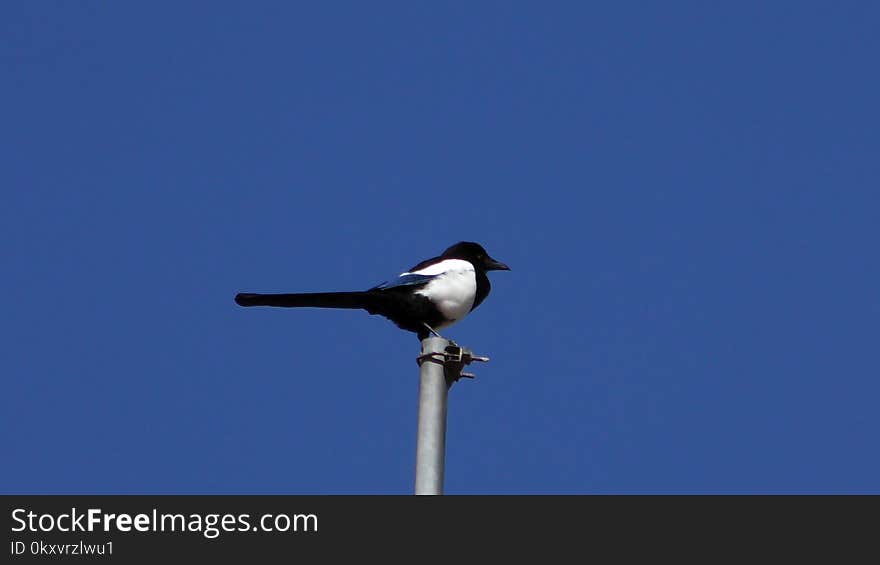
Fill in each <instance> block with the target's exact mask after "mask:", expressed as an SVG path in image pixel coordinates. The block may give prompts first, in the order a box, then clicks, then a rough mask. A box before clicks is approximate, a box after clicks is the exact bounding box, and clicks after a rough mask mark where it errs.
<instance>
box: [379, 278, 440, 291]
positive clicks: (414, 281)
mask: <svg viewBox="0 0 880 565" xmlns="http://www.w3.org/2000/svg"><path fill="white" fill-rule="evenodd" d="M436 277H437V275H414V274H405V275H400V276H399V277H397V279H395V280H393V281H385V282H383V283H382V284H377V285H376V286H374V287H373V288H371V289H370V290H388V289H391V288H398V287H401V286H416V287H417V286H424V285H426V284H428V281H430V280H431V279H433V278H436Z"/></svg>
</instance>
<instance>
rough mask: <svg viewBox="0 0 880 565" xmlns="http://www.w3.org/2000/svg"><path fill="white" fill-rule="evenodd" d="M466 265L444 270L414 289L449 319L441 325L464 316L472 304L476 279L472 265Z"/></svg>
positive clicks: (475, 291) (475, 290) (475, 292)
mask: <svg viewBox="0 0 880 565" xmlns="http://www.w3.org/2000/svg"><path fill="white" fill-rule="evenodd" d="M468 267H470V268H465V269H456V270H452V271H446V272H445V273H443V274H442V275H440V276H439V277H437V278H436V279H434V280H432V281H431V282H429V283H428V284H427V285H425V287H424V288H422V289H419V290H417V291H416V294H421V295H423V296H425V297H427V298H429V299H431V301H432V302H433V303H434V304H435V305H436V306H437V309H438V310H440V313H441V314H443V316H444V317H445V318H446V319H447V320H450V321H449V323H447V324H443V326H448V325H449V324H451V323H452V322H455V321H458V320H460V319H462V318H464V317H465V316H466V315H467V314H468V312H470V311H471V308H472V307H473V305H474V297H475V296H476V294H477V279H476V276H475V275H474V270H473V267H472V266H470V264H468Z"/></svg>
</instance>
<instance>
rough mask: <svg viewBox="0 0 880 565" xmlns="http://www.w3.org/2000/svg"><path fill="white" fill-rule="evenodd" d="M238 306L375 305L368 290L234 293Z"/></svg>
mask: <svg viewBox="0 0 880 565" xmlns="http://www.w3.org/2000/svg"><path fill="white" fill-rule="evenodd" d="M235 303H236V304H238V305H239V306H278V307H281V308H355V309H359V308H363V309H364V310H367V311H371V310H373V309H374V308H375V307H376V296H375V295H374V294H373V293H370V292H307V293H299V294H254V293H240V294H236V295H235Z"/></svg>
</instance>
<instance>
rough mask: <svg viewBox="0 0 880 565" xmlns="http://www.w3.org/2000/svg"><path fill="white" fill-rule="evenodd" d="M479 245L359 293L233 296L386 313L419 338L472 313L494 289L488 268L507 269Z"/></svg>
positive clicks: (249, 302)
mask: <svg viewBox="0 0 880 565" xmlns="http://www.w3.org/2000/svg"><path fill="white" fill-rule="evenodd" d="M509 270H510V267H508V266H507V265H505V264H504V263H501V262H500V261H496V260H495V259H493V258H492V257H490V256H489V254H488V253H486V250H485V249H483V246H481V245H480V244H478V243H473V242H470V241H462V242H459V243H456V244H455V245H453V246H452V247H449V248H448V249H447V250H446V251H444V252H443V253H442V254H441V255H439V256H437V257H432V258H431V259H427V260H425V261H422V262H421V263H419V264H418V265H416V266H414V267H413V268H411V269H410V270H408V271H406V272H405V273H401V274H400V276H398V277H397V279H396V280H393V281H389V282H383V283H382V284H380V285H377V286H374V287H373V288H371V289H369V290H364V291H357V292H311V293H299V294H252V293H240V294H237V295H236V296H235V302H236V304H238V305H239V306H278V307H282V308H303V307H312V308H351V309H363V310H366V311H367V312H369V313H370V314H378V315H380V316H384V317H386V318H388V319H389V320H391V321H392V322H394V323H395V324H397V326H398V327H399V328H401V329H404V330H407V331H411V332H415V333H416V334H417V335H418V337H419V339H424V338H425V337H427V336H428V335H429V334H432V333H433V334H435V335H439V334H437V331H436V330H440V329H443V328H446V327H449V326H451V325H452V324H454V323H455V322H457V321H459V320H461V319H462V318H464V317H465V316H467V315H468V314H469V313H470V312H471V311H473V310H474V309H475V308H476V307H477V306H479V305H480V303H482V302H483V300H485V299H486V296H488V295H489V290H490V289H491V288H492V287H491V285H490V284H489V277H487V276H486V272H488V271H509Z"/></svg>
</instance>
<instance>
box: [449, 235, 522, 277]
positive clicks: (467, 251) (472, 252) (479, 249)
mask: <svg viewBox="0 0 880 565" xmlns="http://www.w3.org/2000/svg"><path fill="white" fill-rule="evenodd" d="M441 257H444V258H446V259H464V260H465V261H468V262H470V263H471V264H472V265H473V266H474V267H476V268H478V269H483V270H484V271H509V270H510V267H508V266H507V265H505V264H504V263H502V262H501V261H496V260H495V259H493V258H492V257H490V256H489V254H488V253H487V252H486V250H485V249H483V246H482V245H480V244H479V243H474V242H473V241H460V242H458V243H456V244H455V245H453V246H451V247H449V248H447V249H446V251H444V252H443V255H441Z"/></svg>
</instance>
